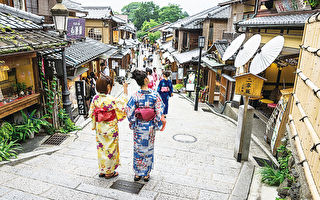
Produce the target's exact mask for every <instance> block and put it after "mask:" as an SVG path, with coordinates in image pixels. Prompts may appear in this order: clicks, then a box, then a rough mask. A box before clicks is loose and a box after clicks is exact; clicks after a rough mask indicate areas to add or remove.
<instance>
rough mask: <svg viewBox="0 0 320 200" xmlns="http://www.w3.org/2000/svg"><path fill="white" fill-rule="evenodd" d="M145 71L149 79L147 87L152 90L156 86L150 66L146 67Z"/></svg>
mask: <svg viewBox="0 0 320 200" xmlns="http://www.w3.org/2000/svg"><path fill="white" fill-rule="evenodd" d="M146 72H147V76H148V79H149V83H148V88H149V89H152V90H154V89H155V86H156V82H155V81H154V79H153V76H152V70H151V69H150V68H147V69H146Z"/></svg>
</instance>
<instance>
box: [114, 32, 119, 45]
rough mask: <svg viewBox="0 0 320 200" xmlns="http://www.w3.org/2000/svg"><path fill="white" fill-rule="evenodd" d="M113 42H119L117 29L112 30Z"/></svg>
mask: <svg viewBox="0 0 320 200" xmlns="http://www.w3.org/2000/svg"><path fill="white" fill-rule="evenodd" d="M113 42H114V43H119V31H113Z"/></svg>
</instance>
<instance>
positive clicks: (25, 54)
mask: <svg viewBox="0 0 320 200" xmlns="http://www.w3.org/2000/svg"><path fill="white" fill-rule="evenodd" d="M0 15H1V19H0V25H1V27H4V28H3V29H2V31H1V33H0V35H1V40H0V46H1V49H0V61H1V70H0V72H1V75H0V77H1V78H0V89H1V95H0V97H1V102H0V118H4V117H7V116H9V115H11V114H14V113H16V112H17V111H19V110H23V109H26V108H28V107H30V106H33V105H37V104H40V103H41V95H42V93H41V88H40V78H39V73H40V71H41V70H43V68H41V67H40V66H39V65H38V59H37V54H36V53H37V52H39V51H44V50H52V49H56V50H58V49H61V48H64V47H65V46H66V45H68V42H67V41H65V40H63V39H61V38H60V37H57V36H54V35H50V34H48V33H47V32H45V31H44V28H43V22H44V18H43V17H40V16H37V15H34V14H31V13H27V12H25V11H20V10H17V9H13V8H11V7H9V6H6V5H4V4H1V5H0ZM12 36H13V37H12Z"/></svg>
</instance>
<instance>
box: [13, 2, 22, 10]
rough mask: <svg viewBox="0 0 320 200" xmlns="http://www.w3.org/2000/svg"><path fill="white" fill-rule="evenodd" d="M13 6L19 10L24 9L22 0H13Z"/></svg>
mask: <svg viewBox="0 0 320 200" xmlns="http://www.w3.org/2000/svg"><path fill="white" fill-rule="evenodd" d="M13 7H14V8H17V9H20V10H25V5H24V0H13Z"/></svg>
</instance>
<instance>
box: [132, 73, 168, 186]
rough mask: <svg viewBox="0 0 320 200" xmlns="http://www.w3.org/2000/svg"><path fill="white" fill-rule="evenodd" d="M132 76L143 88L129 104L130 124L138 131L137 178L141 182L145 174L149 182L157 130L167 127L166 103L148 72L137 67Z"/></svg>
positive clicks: (136, 137)
mask: <svg viewBox="0 0 320 200" xmlns="http://www.w3.org/2000/svg"><path fill="white" fill-rule="evenodd" d="M132 78H133V79H135V80H136V82H137V84H138V85H139V86H140V87H141V89H140V90H139V91H137V92H136V93H135V94H133V95H132V97H131V98H130V100H129V102H128V104H127V117H128V120H129V123H130V125H129V126H130V129H131V130H133V134H134V136H133V138H134V154H133V156H134V158H133V169H134V172H135V177H134V180H135V181H139V180H140V179H141V178H142V177H144V181H145V182H148V181H149V178H150V172H151V169H152V167H153V160H154V159H153V156H154V140H155V133H156V130H160V129H163V128H164V127H163V126H164V124H165V120H164V117H163V116H162V113H163V108H164V105H163V103H162V100H161V98H160V96H159V94H158V93H157V92H156V91H154V90H151V89H148V84H149V79H148V77H147V73H146V72H144V71H140V70H135V71H134V72H133V73H132Z"/></svg>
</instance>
